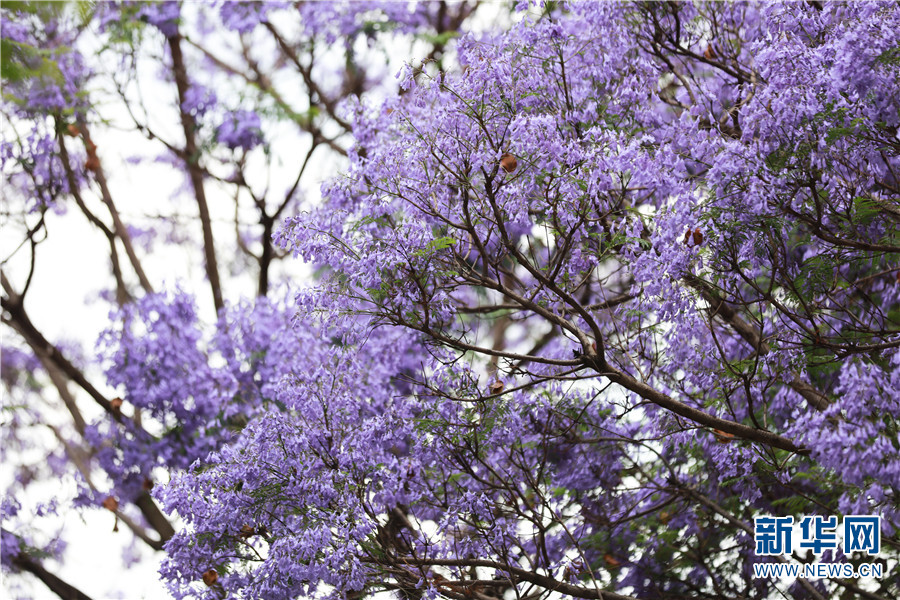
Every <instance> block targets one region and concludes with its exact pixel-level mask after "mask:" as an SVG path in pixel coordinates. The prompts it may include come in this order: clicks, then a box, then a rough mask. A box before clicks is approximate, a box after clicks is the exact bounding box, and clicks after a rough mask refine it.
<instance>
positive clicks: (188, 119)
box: [168, 33, 225, 312]
mask: <svg viewBox="0 0 900 600" xmlns="http://www.w3.org/2000/svg"><path fill="white" fill-rule="evenodd" d="M181 40H182V37H181V34H180V33H176V34H175V35H173V36H171V37H169V38H168V42H169V50H170V52H171V54H172V70H173V71H174V75H175V87H177V88H178V101H179V106H180V109H179V112H180V114H181V127H182V129H183V130H184V144H185V145H184V153H185V156H186V157H187V160H186V161H185V164H186V166H187V170H188V176H189V178H190V180H191V187H192V188H193V189H194V197H195V198H196V200H197V208H198V210H199V212H200V223H201V225H202V228H203V252H204V257H205V259H206V277H207V279H209V285H210V287H211V288H212V295H213V304H215V307H216V312H219V311H220V310H222V308H224V306H225V303H224V300H223V298H222V284H221V282H220V279H219V266H218V263H217V261H216V246H215V243H214V242H213V232H212V220H211V219H210V216H209V205H208V204H207V202H206V190H205V189H204V187H203V170H202V169H201V168H200V166H199V165H198V164H197V161H198V160H199V155H198V153H199V150H198V148H197V140H196V137H195V136H194V131H195V129H196V127H197V124H196V123H195V122H194V117H193V116H191V114H190V113H189V112H187V111H186V110H184V108H183V107H184V106H185V103H186V102H187V94H188V89H189V88H190V83H189V81H188V75H187V69H186V67H185V64H184V55H183V54H182V53H181Z"/></svg>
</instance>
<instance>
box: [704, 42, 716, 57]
mask: <svg viewBox="0 0 900 600" xmlns="http://www.w3.org/2000/svg"><path fill="white" fill-rule="evenodd" d="M703 58H705V59H707V60H712V59H713V58H718V56H717V55H716V49H715V48H713V47H712V44H710V45H708V46H707V47H706V50H704V51H703Z"/></svg>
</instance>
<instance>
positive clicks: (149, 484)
mask: <svg viewBox="0 0 900 600" xmlns="http://www.w3.org/2000/svg"><path fill="white" fill-rule="evenodd" d="M141 488H143V490H144V491H145V492H149V491H150V490H152V489H153V482H152V481H151V480H150V479H147V478H146V477H145V478H144V483H142V484H141Z"/></svg>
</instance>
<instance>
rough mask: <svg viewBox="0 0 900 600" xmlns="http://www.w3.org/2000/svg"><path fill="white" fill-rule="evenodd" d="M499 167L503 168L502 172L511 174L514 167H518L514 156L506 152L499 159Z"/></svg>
mask: <svg viewBox="0 0 900 600" xmlns="http://www.w3.org/2000/svg"><path fill="white" fill-rule="evenodd" d="M500 166H501V167H503V170H504V171H506V172H507V173H512V172H513V171H515V170H516V167H518V166H519V161H517V160H516V157H515V156H513V155H512V154H510V153H509V152H507V153H505V154H504V155H503V156H501V157H500Z"/></svg>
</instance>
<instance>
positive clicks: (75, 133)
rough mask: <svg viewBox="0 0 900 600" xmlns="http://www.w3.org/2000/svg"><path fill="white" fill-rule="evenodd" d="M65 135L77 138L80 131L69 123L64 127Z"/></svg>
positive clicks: (76, 126)
mask: <svg viewBox="0 0 900 600" xmlns="http://www.w3.org/2000/svg"><path fill="white" fill-rule="evenodd" d="M66 133H67V134H68V135H70V136H72V137H78V136H79V135H80V134H81V130H80V129H78V125H76V124H74V123H69V124H68V125H67V126H66Z"/></svg>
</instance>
